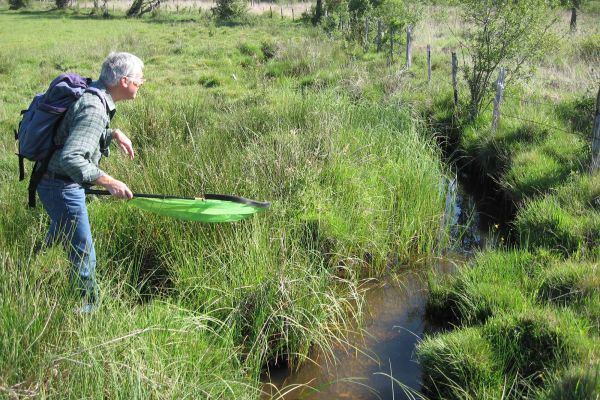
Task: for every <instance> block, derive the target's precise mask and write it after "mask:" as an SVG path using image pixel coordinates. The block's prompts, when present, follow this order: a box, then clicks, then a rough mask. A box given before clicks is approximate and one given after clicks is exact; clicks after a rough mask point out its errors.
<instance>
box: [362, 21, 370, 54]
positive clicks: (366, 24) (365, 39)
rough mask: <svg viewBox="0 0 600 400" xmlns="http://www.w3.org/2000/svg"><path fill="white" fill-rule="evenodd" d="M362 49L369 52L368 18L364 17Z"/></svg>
mask: <svg viewBox="0 0 600 400" xmlns="http://www.w3.org/2000/svg"><path fill="white" fill-rule="evenodd" d="M363 48H364V49H365V51H367V50H369V17H365V37H364V39H363Z"/></svg>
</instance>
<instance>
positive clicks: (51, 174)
mask: <svg viewBox="0 0 600 400" xmlns="http://www.w3.org/2000/svg"><path fill="white" fill-rule="evenodd" d="M42 178H45V179H58V180H59V181H64V182H75V181H74V180H73V179H71V177H69V176H66V175H61V174H57V173H54V172H52V171H46V173H45V174H44V175H43V176H42Z"/></svg>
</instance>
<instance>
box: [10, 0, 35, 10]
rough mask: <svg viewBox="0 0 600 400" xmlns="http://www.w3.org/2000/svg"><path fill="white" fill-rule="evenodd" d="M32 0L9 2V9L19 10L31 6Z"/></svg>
mask: <svg viewBox="0 0 600 400" xmlns="http://www.w3.org/2000/svg"><path fill="white" fill-rule="evenodd" d="M29 3H30V0H8V5H9V9H11V10H18V9H20V8H25V7H27V6H29Z"/></svg>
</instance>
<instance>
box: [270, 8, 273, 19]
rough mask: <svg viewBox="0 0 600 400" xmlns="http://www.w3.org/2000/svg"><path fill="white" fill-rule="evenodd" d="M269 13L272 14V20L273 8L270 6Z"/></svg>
mask: <svg viewBox="0 0 600 400" xmlns="http://www.w3.org/2000/svg"><path fill="white" fill-rule="evenodd" d="M269 13H271V18H273V7H272V6H269Z"/></svg>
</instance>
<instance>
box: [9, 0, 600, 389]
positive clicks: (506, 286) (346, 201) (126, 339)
mask: <svg viewBox="0 0 600 400" xmlns="http://www.w3.org/2000/svg"><path fill="white" fill-rule="evenodd" d="M429 3H433V4H434V5H427V6H421V7H417V9H418V10H417V11H418V13H419V15H420V18H419V22H418V23H417V25H416V26H415V30H414V31H415V46H414V49H413V65H412V67H411V69H409V70H406V69H404V68H403V64H404V59H403V55H402V54H403V48H402V46H403V42H402V41H400V43H398V42H397V43H396V52H397V54H396V55H395V62H394V63H392V64H391V65H390V64H389V63H388V55H387V51H388V50H387V47H386V46H388V44H389V42H385V43H384V51H382V52H380V53H377V52H375V45H374V43H371V45H370V46H369V49H364V48H363V47H362V46H361V35H360V32H359V31H357V32H354V31H350V32H340V31H339V30H337V29H332V27H335V26H337V24H338V23H340V22H341V25H343V22H344V20H343V18H342V21H340V20H339V19H336V18H338V16H336V15H335V14H333V15H330V16H329V17H328V18H329V19H326V20H325V22H324V23H323V25H322V27H316V28H315V27H313V26H311V25H310V24H308V23H306V22H303V21H300V20H298V19H296V21H292V20H291V19H289V18H285V19H281V18H278V17H277V16H276V18H270V17H269V15H263V16H259V15H252V16H250V17H248V18H246V19H244V20H242V21H241V22H239V21H238V22H224V21H219V20H215V19H214V18H213V17H212V16H211V15H209V13H207V12H204V11H202V12H199V11H198V10H197V9H191V8H187V9H186V8H182V9H180V10H179V11H177V12H166V11H164V10H162V11H157V12H154V13H152V14H151V15H148V16H145V17H144V18H142V19H125V18H123V17H122V13H123V11H116V12H112V13H111V14H113V15H111V18H108V19H103V18H100V17H95V16H90V15H89V10H85V9H80V8H79V7H77V6H76V7H74V8H71V9H67V10H64V11H57V10H48V9H46V8H44V6H43V5H40V4H36V5H35V6H34V7H32V8H29V9H25V10H21V11H10V10H8V6H1V7H0V38H1V39H2V40H1V41H0V127H1V128H2V131H3V132H4V133H5V134H4V135H3V136H2V138H1V139H0V146H2V148H3V150H4V151H3V152H2V153H0V180H1V181H2V185H0V209H1V213H0V397H8V398H19V397H27V396H30V397H37V398H60V399H63V398H82V397H87V398H101V397H104V398H126V399H130V398H143V399H146V398H183V397H189V398H232V399H234V398H235V399H242V398H248V399H251V398H252V399H255V398H258V397H259V396H260V394H261V393H260V392H261V384H260V375H261V372H263V371H264V369H265V367H266V366H267V365H268V364H273V363H277V364H280V365H282V364H283V365H290V366H292V367H296V366H298V365H301V364H302V363H303V362H306V361H307V355H308V354H309V351H310V350H311V349H312V348H314V347H320V348H321V350H323V351H324V353H325V354H331V352H330V351H329V350H331V349H332V348H333V346H335V345H336V344H337V343H343V342H344V341H345V340H346V338H347V335H348V334H349V332H348V331H347V329H348V328H349V327H350V326H354V325H353V323H354V322H355V321H358V322H360V321H361V318H362V315H361V314H360V312H359V310H360V307H357V305H358V306H360V304H361V302H362V301H363V293H362V289H361V287H362V286H361V282H362V280H363V279H365V278H373V277H374V278H379V277H382V276H384V275H386V274H389V273H393V272H394V270H395V269H398V268H402V267H403V266H406V265H409V264H410V265H413V264H418V265H426V264H428V263H429V262H431V261H433V260H435V257H437V256H438V255H439V254H440V250H442V249H441V246H440V245H441V244H442V243H445V239H446V235H445V234H446V232H443V231H442V232H440V226H441V225H442V221H444V220H445V219H446V218H445V216H444V215H443V214H444V209H445V206H446V205H445V197H446V193H445V187H444V186H445V182H446V176H448V175H450V173H449V171H451V170H452V169H455V168H457V169H458V170H459V171H458V172H459V174H461V175H464V176H467V177H468V179H469V180H471V181H472V182H471V183H473V182H474V183H476V184H475V185H473V186H475V187H477V186H479V187H484V188H485V189H486V190H487V193H488V194H489V193H493V194H494V197H493V198H492V203H494V202H495V203H496V204H497V208H501V207H503V206H504V205H503V204H502V203H503V202H504V201H507V202H509V204H510V206H511V209H513V210H515V213H514V215H511V216H510V217H511V218H512V220H510V221H508V222H509V226H508V227H504V226H502V227H498V226H494V227H493V228H492V232H490V236H491V237H492V238H493V240H491V241H490V242H491V244H490V245H489V247H490V248H488V249H483V250H481V251H480V252H478V253H477V254H476V255H475V257H473V258H472V259H471V260H469V261H468V262H467V263H464V265H463V264H461V265H458V267H457V272H456V273H455V274H454V275H452V276H446V277H438V276H434V275H432V276H431V277H430V280H429V291H430V295H429V300H428V303H427V316H426V317H427V318H428V319H429V320H430V321H433V322H435V324H436V325H440V330H439V331H438V332H437V333H431V334H430V335H427V336H426V337H425V338H424V340H422V341H421V342H420V344H419V346H418V348H417V350H416V357H417V359H418V361H419V363H420V364H421V368H422V370H423V376H422V381H423V385H424V387H423V393H424V395H426V396H427V397H428V398H432V399H525V398H526V399H578V400H579V399H581V400H583V399H586V400H587V399H597V398H598V396H600V367H599V365H600V363H599V351H598V349H600V314H599V311H598V310H600V274H599V272H598V262H599V261H600V234H599V232H600V207H599V205H598V204H599V203H598V197H599V196H600V178H599V174H598V173H597V172H596V173H590V172H589V171H588V166H589V162H590V157H591V129H592V121H593V118H594V111H595V106H596V105H595V99H596V95H597V93H598V82H599V79H600V76H599V75H598V70H597V66H598V65H599V62H600V36H599V35H600V23H599V22H600V4H599V2H598V1H591V0H590V1H584V2H582V6H581V9H580V15H579V19H578V21H579V22H578V29H577V31H575V32H569V31H568V23H569V12H568V10H566V9H565V8H562V9H556V10H554V11H552V12H553V13H555V16H557V17H558V21H557V24H556V25H554V26H553V27H552V28H551V31H550V33H551V34H552V35H553V36H552V39H553V47H552V51H549V52H547V53H546V54H544V55H543V57H542V58H541V59H539V60H536V62H535V63H533V64H532V65H529V66H528V67H531V68H530V69H529V70H528V74H526V75H524V76H522V77H521V78H520V79H515V80H511V81H509V83H508V84H507V85H506V92H505V98H504V103H503V105H502V112H501V120H500V125H499V129H498V130H497V131H496V132H492V130H491V105H490V106H489V107H487V108H486V107H484V108H483V111H482V112H481V113H480V114H479V115H478V116H476V117H475V118H473V117H472V116H470V115H468V113H467V111H466V110H467V104H468V90H467V87H466V83H465V82H464V76H463V75H462V72H463V71H464V69H465V62H468V60H465V58H464V57H462V58H460V62H459V71H460V73H461V75H459V83H458V87H459V102H458V105H457V106H456V107H455V106H454V105H453V93H452V86H451V78H450V52H451V51H453V50H455V49H458V48H459V47H460V45H461V40H462V39H461V36H460V31H461V29H462V28H463V24H462V23H461V20H460V17H459V12H458V8H457V7H456V5H455V4H450V3H454V2H449V1H448V2H447V1H431V2H429ZM346 17H347V16H346ZM550 17H552V15H549V18H550ZM358 26H360V24H358ZM322 28H326V29H322ZM327 29H329V31H327ZM402 35H403V34H402ZM402 35H398V37H401V36H402ZM428 44H430V45H431V48H432V80H431V82H428V80H427V70H426V66H427V59H426V53H425V49H426V46H427V45H428ZM113 50H118V51H128V52H132V53H134V54H136V55H138V56H140V57H141V58H142V59H143V60H144V61H145V63H146V68H145V72H144V75H145V77H146V78H147V82H146V84H145V85H144V87H143V88H142V89H141V90H140V93H139V97H138V99H136V100H135V101H134V102H129V103H123V104H119V105H118V113H117V116H116V118H115V119H114V120H113V123H112V126H113V127H119V128H121V129H122V130H123V131H125V132H126V133H127V134H128V135H129V136H130V137H131V138H132V141H133V143H134V148H135V149H136V159H135V161H133V162H130V161H129V160H127V159H126V157H124V156H123V155H122V154H120V153H119V152H118V151H114V152H113V154H112V155H111V157H109V158H108V159H106V160H103V164H102V166H103V168H104V169H105V170H106V171H108V172H109V173H110V174H111V175H113V176H115V177H116V178H118V179H121V180H123V181H124V182H126V183H128V184H129V186H130V187H131V188H132V189H133V191H136V192H145V193H164V194H177V195H185V196H195V195H199V194H202V193H225V194H235V195H239V196H244V197H248V198H253V199H257V200H261V201H270V202H271V203H272V208H271V209H270V210H269V211H268V212H266V213H262V214H259V215H256V216H254V217H252V218H251V219H249V220H246V221H241V222H237V223H232V224H214V225H211V224H198V223H191V222H185V221H179V220H174V219H169V218H165V217H159V216H156V215H153V214H150V213H147V212H144V211H141V210H138V209H135V208H133V207H130V206H129V205H127V203H126V202H121V201H117V200H112V199H107V198H90V201H89V204H88V208H89V211H90V218H91V222H92V228H93V231H94V236H95V240H96V249H97V252H98V277H99V282H100V286H101V289H102V293H103V303H102V305H101V308H100V310H99V311H98V312H97V313H96V314H94V315H92V316H90V317H87V318H83V317H81V316H79V315H77V314H76V313H74V312H73V310H74V309H75V308H76V304H77V299H76V298H75V297H74V295H73V293H71V291H70V289H69V285H68V278H67V276H68V262H67V258H66V256H65V254H64V252H63V251H62V250H61V249H58V248H55V249H48V250H45V251H43V252H37V251H36V249H37V247H38V245H39V244H40V243H41V241H42V240H43V237H44V234H45V230H46V224H47V222H48V221H47V217H46V216H45V213H44V211H43V210H42V209H41V207H40V206H38V208H37V209H35V210H29V209H27V208H26V203H27V195H26V186H27V185H26V183H24V182H18V181H17V161H16V157H15V156H14V155H13V153H14V149H15V143H14V140H13V139H12V132H13V129H14V128H15V126H16V124H17V123H18V120H19V111H20V110H21V109H23V108H25V107H26V106H27V105H28V103H29V101H30V100H31V97H32V96H33V95H34V94H35V93H37V92H41V91H43V90H44V89H45V88H46V87H47V85H48V83H49V82H50V81H51V80H52V79H53V78H54V77H55V76H56V75H58V74H59V73H61V72H65V71H73V72H79V73H81V74H83V75H88V76H92V77H95V76H96V74H97V71H98V69H99V67H100V64H101V62H102V60H103V59H104V57H105V56H106V55H107V54H108V53H109V52H110V51H113ZM439 144H441V146H439V147H438V145H439ZM440 147H441V148H443V149H444V150H445V154H444V152H443V151H442V150H440ZM448 164H450V165H449V166H448ZM446 217H447V216H446ZM508 231H510V232H511V235H510V236H511V239H510V241H509V243H508V244H507V243H506V241H508V240H505V237H504V235H505V233H506V232H508ZM392 381H393V380H391V381H390V384H392ZM284 390H285V389H284Z"/></svg>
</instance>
